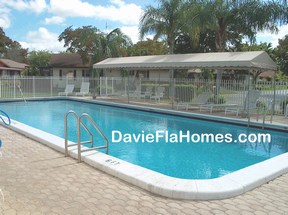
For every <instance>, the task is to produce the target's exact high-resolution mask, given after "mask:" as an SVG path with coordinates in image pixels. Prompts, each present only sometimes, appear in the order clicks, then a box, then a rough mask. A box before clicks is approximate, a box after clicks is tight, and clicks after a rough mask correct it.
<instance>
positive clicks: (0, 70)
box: [0, 59, 28, 77]
mask: <svg viewBox="0 0 288 215" xmlns="http://www.w3.org/2000/svg"><path fill="white" fill-rule="evenodd" d="M27 67H28V65H27V64H24V63H18V62H16V61H13V60H9V59H0V77H10V76H21V73H22V72H23V71H24V70H25V69H26V68H27Z"/></svg>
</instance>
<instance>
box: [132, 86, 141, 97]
mask: <svg viewBox="0 0 288 215" xmlns="http://www.w3.org/2000/svg"><path fill="white" fill-rule="evenodd" d="M129 97H130V98H140V97H141V87H140V86H137V87H136V90H135V91H133V92H131V93H129Z"/></svg>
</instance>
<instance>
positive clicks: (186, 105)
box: [176, 92, 211, 110]
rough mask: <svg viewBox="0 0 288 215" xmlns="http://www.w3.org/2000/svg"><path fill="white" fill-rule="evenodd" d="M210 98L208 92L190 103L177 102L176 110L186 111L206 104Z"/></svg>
mask: <svg viewBox="0 0 288 215" xmlns="http://www.w3.org/2000/svg"><path fill="white" fill-rule="evenodd" d="M210 96H211V93H210V92H204V93H200V94H199V95H198V96H197V97H196V98H194V99H193V100H192V102H179V103H177V105H176V108H177V110H178V109H179V108H180V107H184V109H185V110H188V109H189V107H190V106H199V105H204V104H207V101H208V99H209V97H210Z"/></svg>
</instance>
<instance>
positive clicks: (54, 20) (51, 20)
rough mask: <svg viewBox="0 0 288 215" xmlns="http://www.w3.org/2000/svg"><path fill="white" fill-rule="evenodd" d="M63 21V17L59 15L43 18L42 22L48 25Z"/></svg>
mask: <svg viewBox="0 0 288 215" xmlns="http://www.w3.org/2000/svg"><path fill="white" fill-rule="evenodd" d="M64 21H65V19H64V18H63V17H60V16H53V17H51V18H45V20H44V23H45V24H46V25H50V24H61V23H63V22H64Z"/></svg>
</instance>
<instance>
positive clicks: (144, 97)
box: [140, 87, 152, 99]
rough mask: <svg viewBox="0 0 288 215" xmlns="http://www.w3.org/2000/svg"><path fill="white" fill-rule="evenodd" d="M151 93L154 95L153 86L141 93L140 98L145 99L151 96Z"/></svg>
mask: <svg viewBox="0 0 288 215" xmlns="http://www.w3.org/2000/svg"><path fill="white" fill-rule="evenodd" d="M151 95H152V87H146V90H145V92H144V93H141V94H140V98H143V99H146V98H150V97H151Z"/></svg>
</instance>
